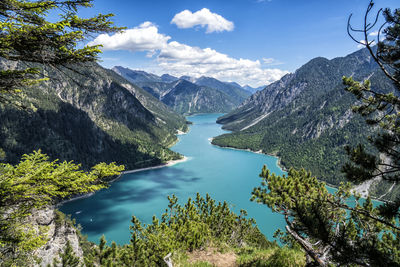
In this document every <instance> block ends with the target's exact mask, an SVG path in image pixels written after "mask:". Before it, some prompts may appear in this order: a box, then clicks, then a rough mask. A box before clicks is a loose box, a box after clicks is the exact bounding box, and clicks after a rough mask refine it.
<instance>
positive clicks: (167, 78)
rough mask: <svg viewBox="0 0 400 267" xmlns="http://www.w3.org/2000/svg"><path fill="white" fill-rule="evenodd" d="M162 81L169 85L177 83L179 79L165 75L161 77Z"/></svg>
mask: <svg viewBox="0 0 400 267" xmlns="http://www.w3.org/2000/svg"><path fill="white" fill-rule="evenodd" d="M161 80H162V81H163V82H167V83H169V82H175V81H177V80H179V79H178V78H177V77H175V76H172V75H169V74H163V75H161Z"/></svg>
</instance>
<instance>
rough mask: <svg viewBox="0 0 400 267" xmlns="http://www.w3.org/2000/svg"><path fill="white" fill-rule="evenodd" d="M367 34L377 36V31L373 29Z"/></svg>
mask: <svg viewBox="0 0 400 267" xmlns="http://www.w3.org/2000/svg"><path fill="white" fill-rule="evenodd" d="M368 35H369V36H378V31H373V32H371V33H369V34H368Z"/></svg>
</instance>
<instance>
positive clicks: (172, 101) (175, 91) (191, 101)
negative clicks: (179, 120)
mask: <svg viewBox="0 0 400 267" xmlns="http://www.w3.org/2000/svg"><path fill="white" fill-rule="evenodd" d="M161 100H162V102H163V103H165V104H166V105H168V106H170V107H171V108H172V109H173V110H175V111H176V112H178V113H182V114H194V113H226V112H229V111H231V110H232V109H233V108H235V107H236V103H235V102H234V100H233V99H232V98H231V97H230V96H229V95H227V94H225V93H223V92H220V91H218V90H216V89H213V88H209V87H206V86H198V85H196V84H194V83H191V82H188V81H187V80H178V81H176V82H175V83H174V84H173V86H172V88H171V89H170V90H169V91H168V93H167V94H165V95H164V96H163V97H162V98H161Z"/></svg>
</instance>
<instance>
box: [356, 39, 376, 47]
mask: <svg viewBox="0 0 400 267" xmlns="http://www.w3.org/2000/svg"><path fill="white" fill-rule="evenodd" d="M369 43H370V44H371V46H372V45H375V44H376V42H375V41H374V40H372V41H369ZM365 44H366V42H365V40H360V44H358V45H357V48H364V47H365Z"/></svg>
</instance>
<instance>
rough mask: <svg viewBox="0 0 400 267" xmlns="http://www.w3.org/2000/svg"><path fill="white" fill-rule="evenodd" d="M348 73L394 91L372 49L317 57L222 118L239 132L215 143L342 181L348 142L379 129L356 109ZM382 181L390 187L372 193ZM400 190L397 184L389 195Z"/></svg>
mask: <svg viewBox="0 0 400 267" xmlns="http://www.w3.org/2000/svg"><path fill="white" fill-rule="evenodd" d="M343 75H346V76H351V75H352V76H353V77H354V78H355V80H364V79H370V81H371V84H372V86H373V88H375V90H377V91H382V90H383V91H388V90H394V88H393V86H392V84H391V82H390V81H388V79H387V78H386V77H385V76H384V74H383V73H382V72H381V71H380V69H379V68H378V66H377V65H376V63H375V62H374V61H373V59H371V57H370V56H369V53H368V51H367V50H366V49H363V50H359V51H357V52H355V53H352V54H350V55H348V56H346V57H339V58H334V59H332V60H328V59H326V58H321V57H319V58H315V59H313V60H311V61H309V62H308V63H307V64H305V65H303V66H302V67H301V68H299V69H298V70H297V71H296V72H295V73H291V74H287V75H285V76H284V77H282V78H281V79H280V80H279V81H277V82H275V83H272V84H270V85H268V86H266V87H265V89H263V90H262V91H259V92H256V93H255V94H253V95H252V96H251V97H249V98H248V99H247V100H246V101H244V102H243V104H242V105H241V106H240V107H238V108H237V109H235V110H233V111H232V112H230V113H229V114H227V115H225V116H222V117H220V118H219V119H218V123H221V124H223V125H224V126H223V128H224V129H227V130H231V131H233V133H230V134H224V135H221V136H218V137H216V138H214V140H213V144H216V145H220V146H230V147H236V148H242V149H246V148H249V149H251V150H254V151H258V150H262V151H263V152H264V153H268V154H274V155H278V156H279V157H280V159H281V164H282V165H283V166H285V167H286V168H288V167H295V168H302V167H304V168H306V169H307V170H310V171H312V173H313V174H314V175H316V176H317V177H319V178H320V179H322V180H324V181H327V182H328V183H330V184H333V185H338V184H339V183H340V182H341V181H343V180H344V175H343V174H342V173H341V165H343V163H344V162H346V161H347V155H346V153H345V151H344V146H346V145H350V146H355V145H356V144H358V143H365V142H366V138H367V136H368V135H371V134H373V133H371V132H369V129H370V127H368V126H366V124H365V122H364V119H363V118H361V117H360V116H359V115H357V114H354V113H353V112H352V110H351V106H352V105H354V104H355V103H356V99H355V97H354V96H353V95H352V94H351V93H348V92H346V91H345V90H344V89H343V88H344V86H343V85H342V80H341V78H342V76H343ZM370 149H372V148H371V147H370ZM382 186H383V187H386V188H387V187H388V185H382V184H380V185H379V186H378V185H377V184H375V185H374V186H373V187H372V188H371V190H372V191H371V192H372V193H374V192H375V195H379V194H378V193H377V192H378V191H382V190H381V188H382ZM389 187H390V186H389ZM398 191H399V188H397V187H394V188H393V190H392V192H391V193H390V194H388V195H386V196H385V197H388V198H391V197H393V196H394V195H397V194H398Z"/></svg>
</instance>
